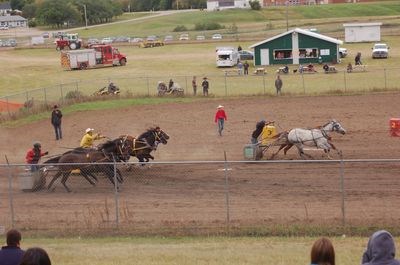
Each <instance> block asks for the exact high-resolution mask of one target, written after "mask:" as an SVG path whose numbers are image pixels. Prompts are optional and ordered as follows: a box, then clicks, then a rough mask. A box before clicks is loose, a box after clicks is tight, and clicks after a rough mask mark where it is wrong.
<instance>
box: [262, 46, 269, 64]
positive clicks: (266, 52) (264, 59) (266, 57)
mask: <svg viewBox="0 0 400 265" xmlns="http://www.w3.org/2000/svg"><path fill="white" fill-rule="evenodd" d="M260 61H261V65H269V49H260Z"/></svg>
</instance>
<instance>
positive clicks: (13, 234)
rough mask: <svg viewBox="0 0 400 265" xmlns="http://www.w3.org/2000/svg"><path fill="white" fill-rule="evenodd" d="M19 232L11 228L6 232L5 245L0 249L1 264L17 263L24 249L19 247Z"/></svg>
mask: <svg viewBox="0 0 400 265" xmlns="http://www.w3.org/2000/svg"><path fill="white" fill-rule="evenodd" d="M20 243H21V233H20V232H19V231H18V230H15V229H11V230H10V231H8V232H7V245H6V246H3V247H2V248H1V250H0V264H1V265H19V264H20V262H21V259H22V256H23V255H24V253H25V251H23V250H22V249H21V248H20Z"/></svg>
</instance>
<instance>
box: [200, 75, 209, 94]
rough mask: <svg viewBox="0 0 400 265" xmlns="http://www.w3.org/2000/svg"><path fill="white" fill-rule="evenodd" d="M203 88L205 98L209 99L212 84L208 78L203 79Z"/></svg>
mask: <svg viewBox="0 0 400 265" xmlns="http://www.w3.org/2000/svg"><path fill="white" fill-rule="evenodd" d="M201 86H202V87H203V96H206V97H208V89H209V87H210V84H209V83H208V80H207V77H204V78H203V82H201Z"/></svg>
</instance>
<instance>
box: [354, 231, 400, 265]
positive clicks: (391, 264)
mask: <svg viewBox="0 0 400 265" xmlns="http://www.w3.org/2000/svg"><path fill="white" fill-rule="evenodd" d="M395 254H396V246H395V244H394V240H393V236H392V235H391V234H390V233H389V232H388V231H386V230H379V231H377V232H375V233H373V234H372V236H371V237H370V238H369V241H368V245H367V249H366V250H365V252H364V254H363V256H362V260H361V264H363V265H400V261H399V260H396V259H395V258H394V257H395Z"/></svg>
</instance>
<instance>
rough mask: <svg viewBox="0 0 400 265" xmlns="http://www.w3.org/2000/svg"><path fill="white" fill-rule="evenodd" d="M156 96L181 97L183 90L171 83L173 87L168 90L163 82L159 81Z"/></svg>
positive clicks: (176, 84)
mask: <svg viewBox="0 0 400 265" xmlns="http://www.w3.org/2000/svg"><path fill="white" fill-rule="evenodd" d="M157 94H158V96H159V97H163V96H168V95H171V96H175V97H183V96H184V94H185V90H184V89H183V88H182V87H181V86H180V85H179V84H178V83H173V85H172V86H171V87H170V88H169V87H168V86H167V85H166V84H165V83H164V82H162V81H159V82H158V84H157Z"/></svg>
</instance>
